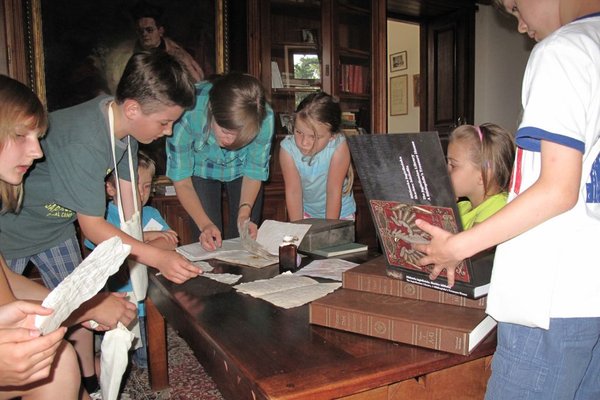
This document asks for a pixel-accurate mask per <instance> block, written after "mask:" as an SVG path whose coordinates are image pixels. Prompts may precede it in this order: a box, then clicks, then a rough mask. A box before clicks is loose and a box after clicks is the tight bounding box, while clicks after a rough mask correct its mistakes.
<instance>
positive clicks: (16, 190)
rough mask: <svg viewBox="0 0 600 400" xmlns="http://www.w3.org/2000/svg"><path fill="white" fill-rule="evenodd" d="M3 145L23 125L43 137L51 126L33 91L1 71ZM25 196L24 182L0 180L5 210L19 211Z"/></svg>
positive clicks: (0, 135)
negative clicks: (13, 182)
mask: <svg viewBox="0 0 600 400" xmlns="http://www.w3.org/2000/svg"><path fill="white" fill-rule="evenodd" d="M0 105H1V106H0V149H2V148H3V147H4V146H5V145H6V142H8V141H9V140H13V139H14V138H15V137H16V135H17V129H18V127H19V125H23V126H25V128H27V129H31V130H37V131H38V136H39V137H41V136H43V135H44V134H45V133H46V128H47V127H48V115H47V113H46V109H45V108H44V105H43V104H42V102H41V101H40V100H39V99H38V97H37V96H36V94H35V93H33V91H32V90H31V89H30V88H29V87H27V86H25V85H24V84H22V83H21V82H19V81H17V80H15V79H13V78H10V77H8V76H6V75H0ZM22 198H23V184H22V183H21V184H19V185H12V184H10V183H8V182H4V181H1V180H0V201H1V202H2V209H1V211H0V212H1V213H2V214H3V213H5V212H9V211H17V210H18V209H19V207H20V205H21V200H22Z"/></svg>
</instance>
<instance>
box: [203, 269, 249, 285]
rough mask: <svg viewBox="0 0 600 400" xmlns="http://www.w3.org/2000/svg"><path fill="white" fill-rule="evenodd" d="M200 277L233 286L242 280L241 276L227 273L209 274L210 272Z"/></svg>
mask: <svg viewBox="0 0 600 400" xmlns="http://www.w3.org/2000/svg"><path fill="white" fill-rule="evenodd" d="M200 276H204V277H205V278H209V279H212V280H213V281H217V282H221V283H226V284H227V285H233V284H234V283H237V282H238V281H239V280H240V279H241V278H242V276H241V275H236V274H228V273H224V274H211V273H210V272H207V273H204V274H202V275H200Z"/></svg>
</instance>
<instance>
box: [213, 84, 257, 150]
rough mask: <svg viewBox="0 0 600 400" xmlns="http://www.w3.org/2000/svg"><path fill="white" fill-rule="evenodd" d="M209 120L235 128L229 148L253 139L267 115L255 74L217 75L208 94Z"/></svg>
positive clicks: (228, 128) (243, 144)
mask: <svg viewBox="0 0 600 400" xmlns="http://www.w3.org/2000/svg"><path fill="white" fill-rule="evenodd" d="M208 104H209V118H208V119H209V120H210V119H211V118H213V119H214V121H215V122H216V123H217V125H219V126H220V127H221V128H225V129H227V130H233V131H237V132H238V134H237V135H236V138H235V140H234V142H233V143H232V144H231V145H230V146H227V148H228V149H230V150H236V149H239V148H241V147H244V146H245V145H247V144H248V143H250V142H251V141H253V140H254V138H255V137H256V135H258V131H259V130H260V126H261V124H262V122H263V120H264V119H265V117H266V116H267V100H266V96H265V90H264V89H263V87H262V85H261V84H260V82H259V81H258V79H256V78H255V77H253V76H251V75H248V74H241V73H235V72H234V73H229V74H227V75H223V76H220V77H218V78H217V79H216V80H215V81H214V82H213V87H212V88H211V89H210V93H209V95H208Z"/></svg>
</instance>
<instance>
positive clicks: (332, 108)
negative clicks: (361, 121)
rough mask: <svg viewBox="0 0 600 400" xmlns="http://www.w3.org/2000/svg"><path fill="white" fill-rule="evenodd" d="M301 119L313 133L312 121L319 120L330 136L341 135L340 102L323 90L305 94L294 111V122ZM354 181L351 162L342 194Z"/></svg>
mask: <svg viewBox="0 0 600 400" xmlns="http://www.w3.org/2000/svg"><path fill="white" fill-rule="evenodd" d="M298 119H300V120H302V121H304V122H306V124H307V125H308V126H310V128H311V129H312V131H313V133H314V134H315V135H316V134H317V129H316V128H315V125H314V123H313V121H314V122H319V123H321V124H323V125H325V126H326V127H327V128H329V132H330V133H331V135H332V136H335V135H341V134H342V133H341V132H340V129H341V125H342V109H341V107H340V103H339V102H338V101H336V100H335V99H334V98H333V96H331V95H329V94H327V93H325V92H315V93H311V94H309V95H308V96H306V97H305V98H304V99H302V101H301V102H300V104H298V107H297V108H296V112H295V113H294V124H295V123H296V120H298ZM315 145H316V141H315V143H314V144H313V148H314V146H315ZM314 156H315V154H313V155H312V156H310V159H309V160H308V165H310V164H311V163H312V160H313V158H314ZM353 183H354V171H353V169H352V162H350V166H349V167H348V172H347V173H346V179H345V182H344V187H343V188H342V195H348V194H349V193H350V192H351V191H352V184H353Z"/></svg>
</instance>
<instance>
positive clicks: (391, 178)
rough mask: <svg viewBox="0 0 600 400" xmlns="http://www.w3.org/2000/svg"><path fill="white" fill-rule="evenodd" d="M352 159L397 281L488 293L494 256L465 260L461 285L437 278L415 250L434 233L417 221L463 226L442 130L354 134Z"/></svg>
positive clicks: (458, 281)
mask: <svg viewBox="0 0 600 400" xmlns="http://www.w3.org/2000/svg"><path fill="white" fill-rule="evenodd" d="M348 145H349V147H350V152H351V154H352V162H353V163H354V165H355V166H356V170H357V172H358V177H359V179H360V182H361V185H362V188H363V191H364V193H365V196H366V198H367V200H368V202H369V205H370V207H369V208H370V210H371V216H372V217H373V221H374V224H375V227H376V231H377V235H378V238H379V241H380V244H381V247H382V252H383V253H384V254H385V256H386V259H387V264H388V267H387V273H388V275H389V276H391V277H393V278H397V279H403V280H405V281H407V282H411V283H415V284H418V285H422V286H426V287H429V288H433V289H437V290H442V291H446V292H449V293H453V294H457V295H460V296H466V297H469V298H471V299H477V298H479V297H481V296H484V295H486V294H487V292H488V288H489V282H490V277H491V270H492V264H493V262H492V261H493V254H491V253H486V254H485V255H483V256H481V257H472V258H471V259H467V260H465V261H464V262H463V263H462V264H461V265H460V266H459V269H458V270H457V274H456V276H455V280H456V282H455V284H454V286H452V288H450V287H448V285H447V278H446V272H445V271H443V272H442V273H441V274H440V276H439V277H438V278H437V279H436V280H434V281H432V280H430V279H429V268H427V267H419V266H418V265H417V264H416V263H417V260H419V259H420V258H421V256H422V254H420V253H419V252H417V251H416V250H414V249H413V248H412V244H414V243H426V242H428V241H429V239H430V238H429V237H428V235H427V234H425V232H423V231H421V230H420V229H419V228H417V226H416V225H415V220H416V219H423V220H425V221H428V222H430V223H432V224H434V225H437V226H439V227H441V228H444V229H446V230H448V231H450V232H459V231H461V230H462V226H461V224H460V219H459V216H458V208H457V205H456V196H455V194H454V190H453V188H452V183H451V181H450V177H449V175H448V170H447V167H446V157H445V155H444V152H443V150H442V146H441V143H440V139H439V136H438V134H437V132H420V133H402V134H386V135H356V136H352V137H349V138H348Z"/></svg>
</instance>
